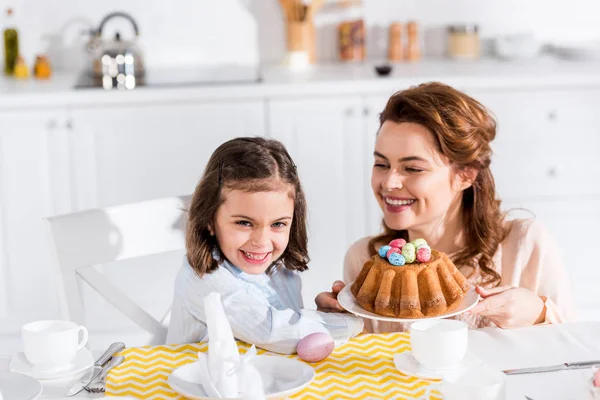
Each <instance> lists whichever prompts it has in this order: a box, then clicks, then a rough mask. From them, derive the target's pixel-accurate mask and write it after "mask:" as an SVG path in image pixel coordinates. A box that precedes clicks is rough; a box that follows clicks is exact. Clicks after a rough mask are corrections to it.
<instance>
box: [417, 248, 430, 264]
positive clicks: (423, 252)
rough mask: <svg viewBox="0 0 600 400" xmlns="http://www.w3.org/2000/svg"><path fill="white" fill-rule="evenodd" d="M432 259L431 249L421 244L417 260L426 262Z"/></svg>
mask: <svg viewBox="0 0 600 400" xmlns="http://www.w3.org/2000/svg"><path fill="white" fill-rule="evenodd" d="M429 260H431V249H430V248H429V247H425V246H421V247H419V248H418V249H417V261H418V262H422V263H426V262H429Z"/></svg>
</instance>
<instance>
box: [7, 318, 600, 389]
mask: <svg viewBox="0 0 600 400" xmlns="http://www.w3.org/2000/svg"><path fill="white" fill-rule="evenodd" d="M469 351H471V352H472V353H473V354H475V355H476V356H477V357H479V358H481V359H482V360H484V361H485V362H486V363H488V364H492V365H494V366H496V367H498V368H500V369H502V370H504V369H512V368H525V367H533V366H542V365H553V364H561V363H564V362H568V361H590V360H600V322H576V323H570V324H561V325H547V326H535V327H529V328H522V329H512V330H502V329H498V328H486V329H481V330H473V331H470V332H469ZM101 352H102V350H101V351H99V352H94V356H95V357H97V356H99V355H100V353H101ZM9 357H10V356H9V355H4V356H2V355H0V371H7V370H8V361H9ZM586 374H590V370H589V369H587V370H575V371H561V372H549V373H540V374H530V375H511V376H507V396H506V399H507V400H513V399H518V400H524V399H525V395H527V396H528V397H530V398H532V399H533V400H552V399H557V400H571V399H572V400H591V396H590V394H589V392H588V391H587V390H586V388H585V386H584V385H585V381H584V376H585V375H586ZM74 381H75V380H74V379H71V380H66V381H55V382H48V383H45V384H44V392H43V393H42V396H41V397H40V399H54V400H58V399H64V394H65V393H66V392H67V390H68V388H70V387H71V385H72V384H73V383H74ZM98 397H101V395H97V394H96V395H91V394H89V393H87V392H85V391H84V392H81V393H80V394H78V395H77V396H74V397H71V398H72V399H77V398H79V399H90V398H98Z"/></svg>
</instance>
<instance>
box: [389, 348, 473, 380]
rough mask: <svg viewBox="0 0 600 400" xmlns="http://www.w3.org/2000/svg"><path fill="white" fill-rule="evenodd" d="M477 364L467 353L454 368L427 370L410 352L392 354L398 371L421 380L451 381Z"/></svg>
mask: <svg viewBox="0 0 600 400" xmlns="http://www.w3.org/2000/svg"><path fill="white" fill-rule="evenodd" d="M479 363H480V361H479V359H477V358H476V357H475V356H474V355H472V354H471V353H468V352H467V354H466V355H465V358H463V360H462V362H461V363H460V364H459V365H457V366H456V367H454V368H448V369H428V368H425V367H424V366H423V365H421V364H420V363H419V362H418V361H417V359H416V358H415V357H414V356H413V354H412V352H411V351H408V350H407V351H403V352H402V353H398V354H394V365H395V366H396V369H397V370H398V371H400V372H402V373H403V374H404V375H408V376H416V377H417V378H421V379H452V378H454V377H456V376H459V375H460V374H461V373H462V372H463V371H467V370H469V369H470V368H473V367H475V366H477V364H479Z"/></svg>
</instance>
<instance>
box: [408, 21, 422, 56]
mask: <svg viewBox="0 0 600 400" xmlns="http://www.w3.org/2000/svg"><path fill="white" fill-rule="evenodd" d="M406 30H407V34H408V35H407V36H408V44H407V46H406V59H407V60H408V61H417V60H419V59H420V58H421V48H420V45H419V38H418V36H417V34H418V27H417V23H416V22H412V21H411V22H409V23H408V24H406Z"/></svg>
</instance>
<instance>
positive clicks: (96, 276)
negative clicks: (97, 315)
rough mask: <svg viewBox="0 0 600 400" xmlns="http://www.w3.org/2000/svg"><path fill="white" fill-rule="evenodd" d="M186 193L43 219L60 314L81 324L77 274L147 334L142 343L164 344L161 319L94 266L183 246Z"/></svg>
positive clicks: (166, 316)
mask: <svg viewBox="0 0 600 400" xmlns="http://www.w3.org/2000/svg"><path fill="white" fill-rule="evenodd" d="M189 200H190V197H189V196H182V197H171V198H163V199H157V200H150V201H144V202H139V203H133V204H127V205H121V206H116V207H110V208H105V209H92V210H86V211H81V212H75V213H71V214H65V215H59V216H53V217H49V218H45V221H46V225H47V228H48V233H49V240H50V249H51V252H52V254H51V256H52V259H53V261H54V263H55V265H56V267H57V271H58V273H59V274H60V279H59V280H58V289H59V301H60V306H61V313H62V316H63V318H66V319H70V320H72V321H75V322H77V323H79V324H85V312H84V307H83V300H82V297H81V294H80V290H79V287H78V280H79V279H78V278H80V279H82V280H83V281H85V282H86V283H87V284H88V285H90V286H91V287H92V288H93V289H94V290H95V291H96V292H98V293H99V294H100V295H101V296H103V297H104V298H105V299H106V300H107V301H109V302H110V303H111V304H113V305H114V306H115V307H116V308H117V309H118V310H119V311H121V312H122V313H123V314H124V315H125V316H127V317H128V318H129V319H131V320H132V321H134V322H135V323H136V324H137V325H139V326H140V327H141V328H143V329H144V330H146V331H147V332H149V333H150V334H151V341H150V343H148V344H164V343H165V340H166V333H167V327H166V326H165V320H166V319H167V318H168V316H169V314H170V313H167V315H165V317H164V318H162V320H160V321H159V320H157V319H156V318H154V317H153V316H151V315H150V314H149V313H148V312H146V311H145V310H144V309H142V308H141V307H140V306H139V305H138V304H136V303H135V302H134V301H133V300H132V299H131V298H129V297H128V296H127V295H126V294H125V293H123V291H121V290H120V289H119V288H117V287H116V286H115V285H113V284H112V283H111V282H110V281H109V280H108V279H107V278H106V276H104V275H103V274H101V273H100V272H98V271H97V270H96V269H95V268H94V266H96V265H100V264H106V263H110V262H114V261H121V260H127V259H132V258H137V257H142V256H149V255H152V254H160V253H165V252H169V251H174V250H181V249H183V248H184V247H185V241H184V238H185V228H184V226H185V211H183V210H184V209H185V208H187V205H188V203H189Z"/></svg>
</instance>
